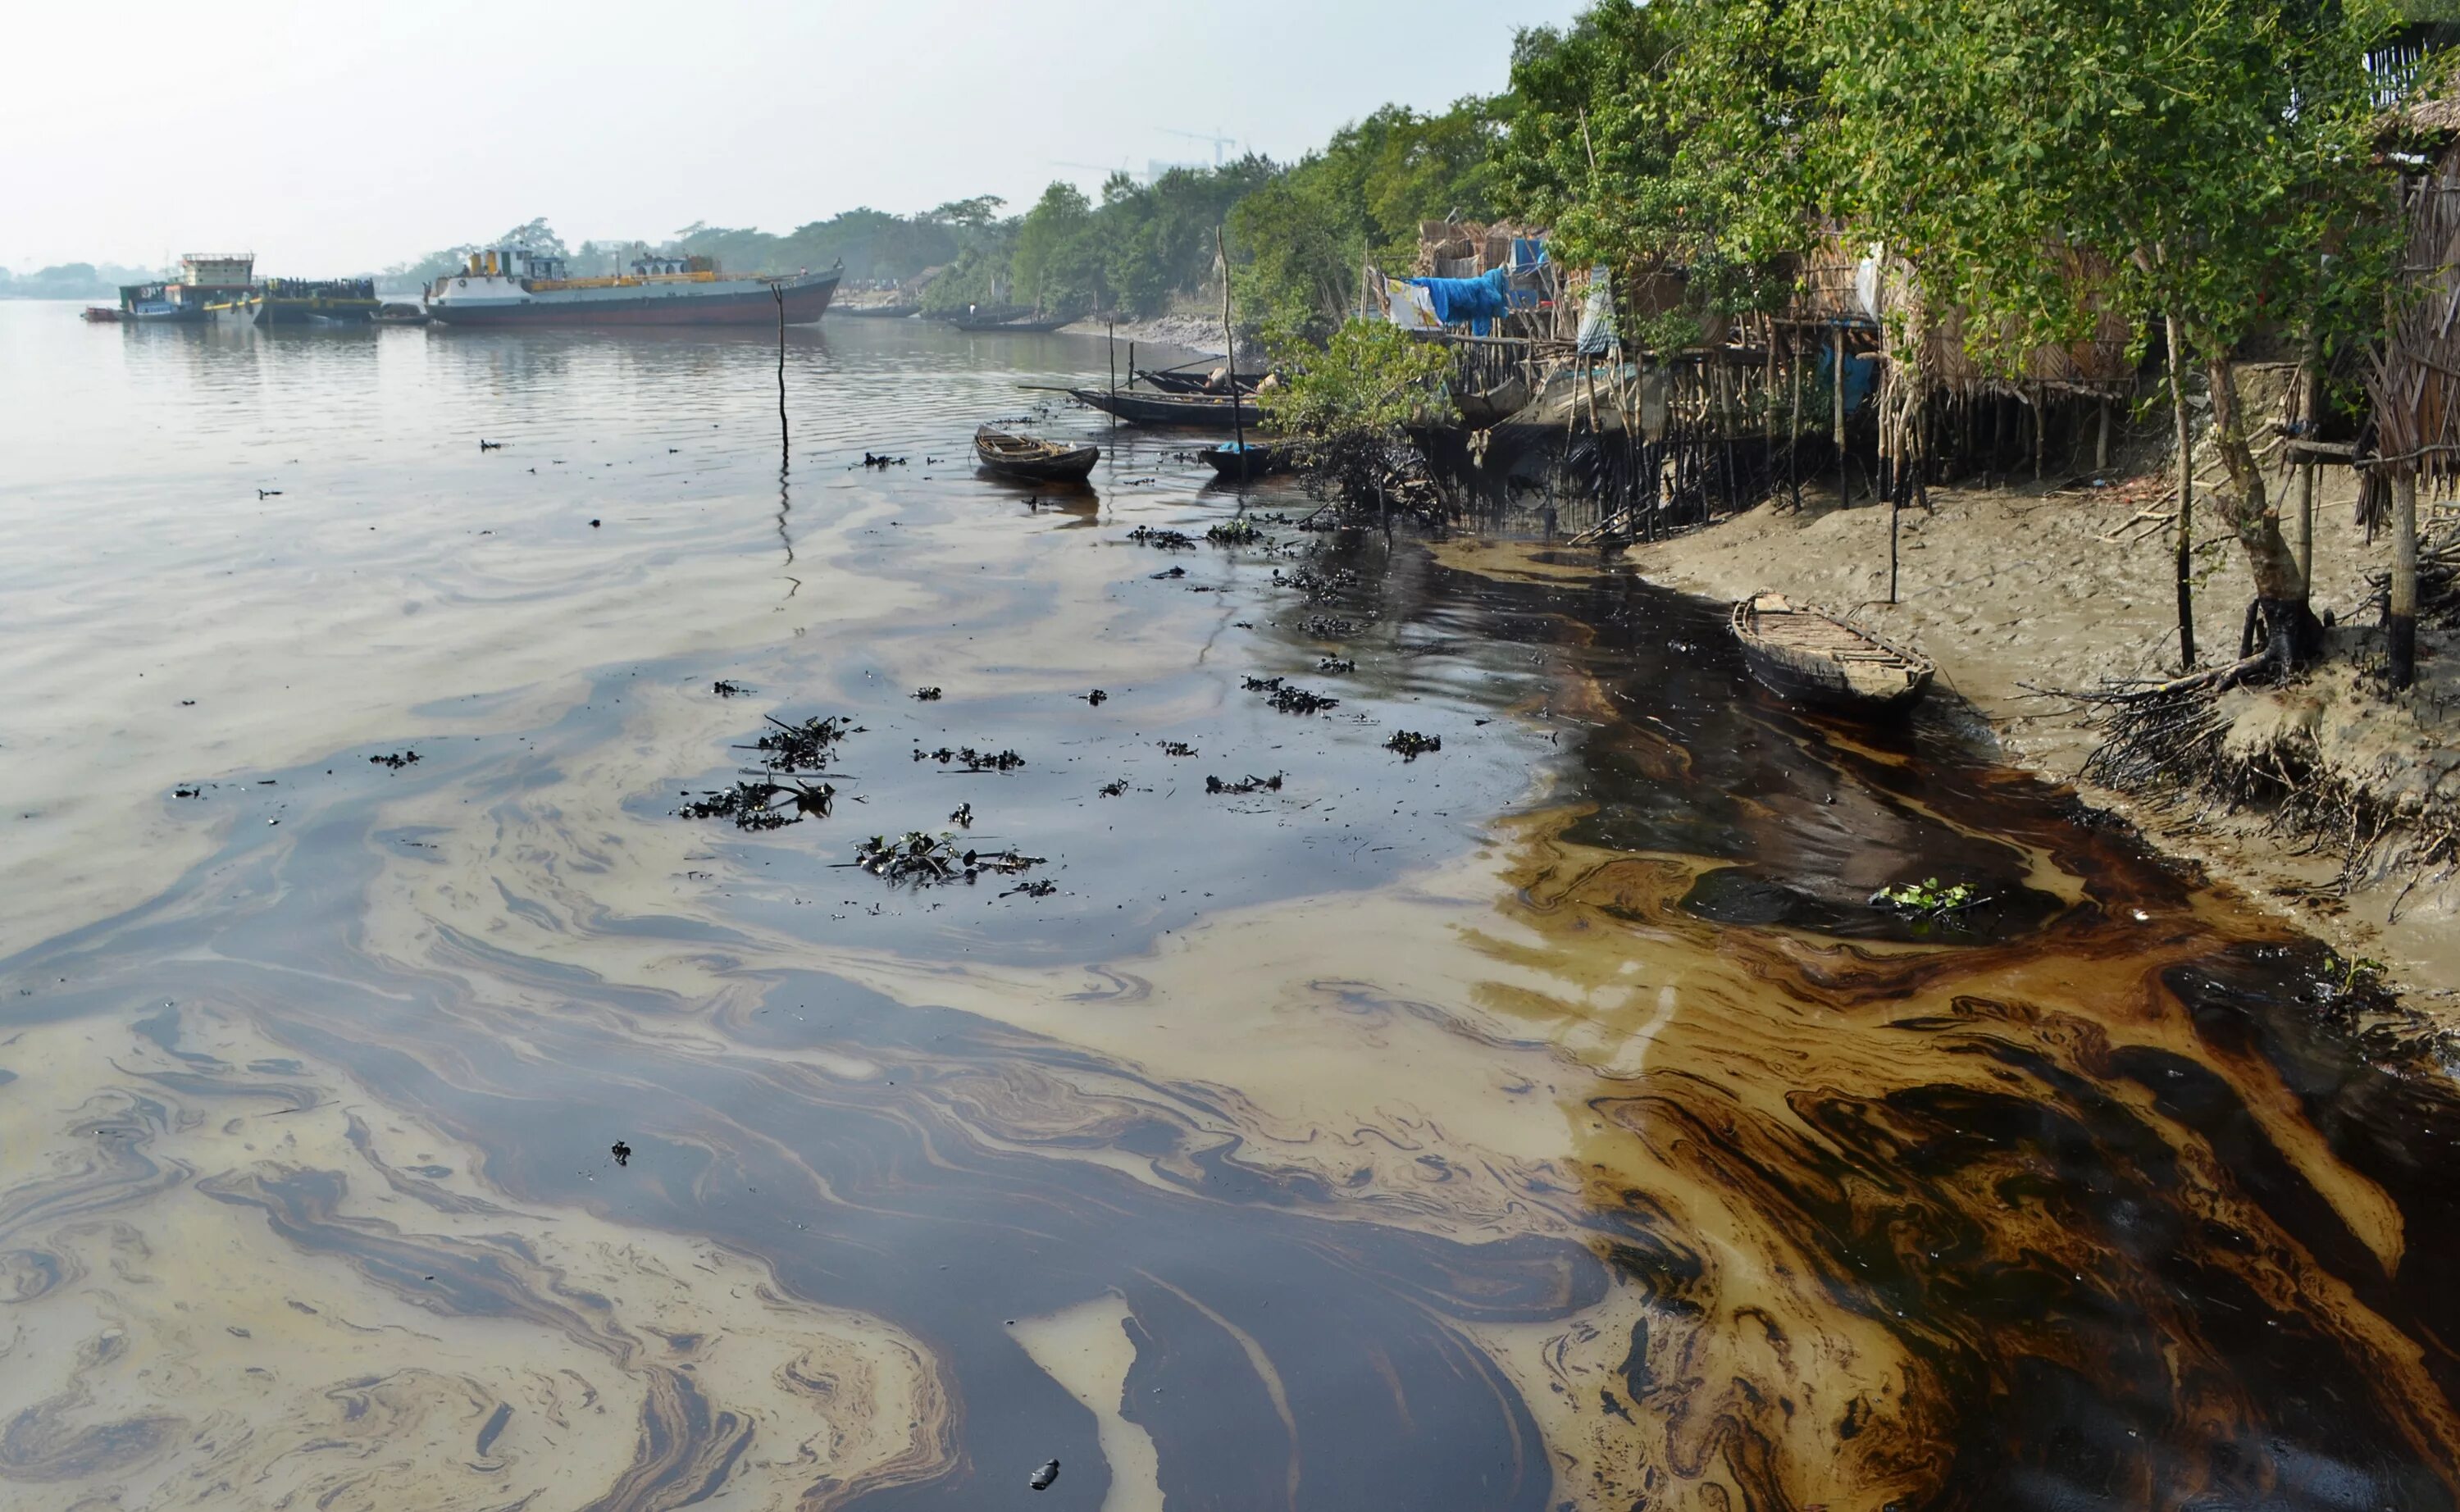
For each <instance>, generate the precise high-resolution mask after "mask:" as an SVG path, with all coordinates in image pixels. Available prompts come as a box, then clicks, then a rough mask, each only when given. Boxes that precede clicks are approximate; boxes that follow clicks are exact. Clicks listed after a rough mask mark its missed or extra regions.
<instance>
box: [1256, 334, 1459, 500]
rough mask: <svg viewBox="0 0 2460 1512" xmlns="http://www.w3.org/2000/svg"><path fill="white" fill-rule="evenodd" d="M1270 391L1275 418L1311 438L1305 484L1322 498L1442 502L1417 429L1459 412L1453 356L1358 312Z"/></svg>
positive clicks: (1269, 408)
mask: <svg viewBox="0 0 2460 1512" xmlns="http://www.w3.org/2000/svg"><path fill="white" fill-rule="evenodd" d="M1451 376H1452V357H1451V355H1450V354H1449V353H1448V352H1447V351H1445V350H1444V349H1443V348H1442V347H1440V346H1437V345H1435V344H1434V343H1431V342H1422V341H1416V340H1412V339H1411V338H1410V334H1409V333H1408V332H1407V331H1404V330H1398V329H1396V328H1394V327H1392V326H1390V325H1388V324H1386V323H1385V322H1383V321H1378V320H1352V321H1350V322H1349V323H1347V325H1344V326H1343V327H1342V328H1341V329H1340V330H1337V331H1334V332H1333V335H1332V339H1331V340H1330V341H1328V342H1326V343H1325V347H1324V350H1323V351H1309V352H1305V353H1304V366H1303V367H1302V368H1301V369H1300V370H1299V371H1298V373H1297V375H1296V376H1295V377H1293V378H1292V379H1291V381H1290V382H1289V383H1288V384H1287V385H1285V386H1284V387H1283V388H1281V389H1279V390H1276V391H1274V392H1273V394H1270V395H1269V396H1267V397H1266V398H1265V401H1264V403H1265V413H1266V415H1268V416H1269V417H1270V418H1271V419H1272V421H1273V423H1274V424H1276V425H1278V426H1280V427H1281V428H1282V429H1283V430H1284V431H1287V432H1289V433H1291V434H1293V435H1297V436H1304V437H1307V439H1308V442H1309V445H1308V447H1307V451H1306V484H1307V489H1308V491H1309V492H1310V493H1312V494H1314V495H1315V496H1316V497H1318V498H1322V499H1329V500H1337V501H1339V502H1342V503H1345V504H1349V505H1352V506H1357V507H1369V506H1371V507H1373V508H1374V509H1375V510H1376V512H1377V513H1378V514H1379V515H1385V514H1388V513H1389V509H1390V507H1391V506H1392V505H1393V504H1394V503H1396V502H1397V503H1399V504H1400V505H1401V506H1402V507H1404V508H1418V507H1422V506H1425V505H1429V504H1432V503H1435V502H1438V501H1439V500H1440V489H1439V485H1437V484H1436V483H1435V481H1434V479H1433V478H1432V476H1431V474H1430V473H1429V472H1428V471H1427V466H1426V458H1425V456H1424V455H1423V454H1422V453H1420V451H1419V450H1418V446H1417V443H1416V442H1415V441H1413V440H1411V439H1410V431H1411V430H1412V429H1425V428H1428V427H1431V426H1437V425H1444V424H1449V423H1450V422H1451V421H1452V420H1453V419H1454V418H1456V417H1457V416H1458V414H1459V411H1458V410H1457V409H1456V408H1455V407H1454V405H1453V400H1452V394H1451V391H1450V389H1449V388H1448V387H1447V381H1448V380H1449V379H1450V378H1451Z"/></svg>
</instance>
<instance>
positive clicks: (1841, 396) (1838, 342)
mask: <svg viewBox="0 0 2460 1512" xmlns="http://www.w3.org/2000/svg"><path fill="white" fill-rule="evenodd" d="M1834 337H1835V341H1834V353H1835V366H1836V371H1835V373H1834V377H1835V379H1836V503H1837V506H1838V507H1839V508H1842V507H1844V506H1846V505H1848V504H1851V503H1852V502H1853V501H1854V484H1853V480H1852V476H1851V475H1850V474H1848V473H1847V472H1846V471H1845V323H1844V322H1843V321H1838V322H1837V323H1836V327H1835V330H1834Z"/></svg>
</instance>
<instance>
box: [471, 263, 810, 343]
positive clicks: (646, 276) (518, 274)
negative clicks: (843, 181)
mask: <svg viewBox="0 0 2460 1512" xmlns="http://www.w3.org/2000/svg"><path fill="white" fill-rule="evenodd" d="M843 271H844V270H843V268H842V267H841V266H840V267H832V268H829V269H827V270H825V271H823V272H818V273H812V272H801V273H728V272H724V271H722V270H721V269H720V268H719V267H718V266H717V262H716V260H715V259H713V258H707V257H643V258H636V259H634V260H633V262H632V266H631V269H630V271H628V272H626V273H620V274H617V275H615V276H614V277H611V278H574V277H573V276H571V273H570V271H569V269H568V268H567V266H566V265H565V262H564V260H563V259H562V258H561V257H555V256H551V255H549V254H547V253H544V252H532V251H530V250H529V249H528V248H526V247H519V246H499V247H490V248H488V249H487V250H485V251H483V252H473V253H471V254H470V261H469V264H468V266H465V267H463V268H462V270H461V271H460V272H458V273H453V274H448V275H446V276H445V277H443V278H439V279H437V280H436V281H435V282H434V283H433V284H430V285H429V286H428V287H427V301H426V303H427V314H428V318H429V319H431V320H434V321H436V322H438V323H439V324H443V325H448V326H760V325H774V324H776V322H777V319H778V313H779V307H780V306H781V305H782V306H783V307H784V315H785V320H786V323H787V324H788V325H794V326H802V325H809V324H810V323H812V322H813V321H816V320H817V319H819V318H820V316H821V314H822V313H823V312H825V311H826V310H827V309H828V308H829V300H830V298H831V297H832V296H833V295H835V294H836V293H837V291H838V278H839V276H840V275H841V274H842V273H843Z"/></svg>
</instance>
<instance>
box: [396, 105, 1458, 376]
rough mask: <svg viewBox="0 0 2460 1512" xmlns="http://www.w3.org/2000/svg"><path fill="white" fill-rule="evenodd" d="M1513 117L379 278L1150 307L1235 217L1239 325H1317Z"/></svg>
mask: <svg viewBox="0 0 2460 1512" xmlns="http://www.w3.org/2000/svg"><path fill="white" fill-rule="evenodd" d="M1502 118H1503V117H1502V112H1501V110H1500V107H1499V105H1498V103H1497V102H1496V101H1493V100H1485V99H1470V100H1464V101H1462V102H1461V103H1459V104H1457V105H1455V106H1453V108H1452V109H1450V110H1448V111H1443V112H1440V113H1435V114H1431V115H1429V114H1421V113H1419V112H1417V111H1413V110H1410V109H1408V108H1406V107H1403V106H1397V105H1396V106H1387V107H1386V108H1384V109H1382V110H1379V111H1377V112H1375V113H1374V114H1373V115H1371V116H1368V117H1367V118H1366V119H1364V120H1361V121H1359V122H1357V123H1355V124H1353V125H1350V126H1347V127H1345V128H1343V129H1342V130H1341V131H1340V132H1338V133H1336V134H1335V135H1334V136H1333V138H1332V140H1331V141H1329V142H1327V143H1326V144H1325V147H1324V148H1323V149H1322V150H1321V151H1318V152H1313V153H1309V154H1307V155H1306V156H1305V157H1304V158H1302V159H1301V160H1298V161H1297V162H1295V163H1276V162H1274V161H1272V160H1268V159H1265V158H1262V157H1253V156H1251V157H1247V158H1243V159H1241V160H1238V161H1236V162H1231V163H1225V164H1222V165H1221V166H1219V167H1218V168H1177V169H1173V170H1172V171H1170V172H1168V173H1165V174H1163V175H1162V176H1161V177H1160V178H1158V179H1156V180H1154V181H1151V182H1150V183H1140V182H1138V181H1135V179H1132V178H1130V177H1129V176H1128V175H1126V174H1124V173H1122V174H1114V175H1113V176H1112V178H1111V180H1110V181H1109V182H1107V183H1105V184H1104V185H1103V186H1102V191H1101V198H1100V199H1099V200H1098V201H1096V200H1092V199H1090V198H1088V197H1087V196H1086V194H1085V193H1084V192H1083V191H1082V190H1080V189H1078V188H1077V187H1076V186H1075V185H1073V184H1071V183H1067V182H1057V183H1053V184H1051V185H1050V188H1049V189H1047V190H1045V191H1044V192H1043V195H1042V198H1041V199H1040V200H1039V201H1037V202H1035V203H1034V204H1033V205H1032V207H1031V208H1029V209H1028V210H1027V211H1025V212H1024V213H1023V214H1022V215H1007V214H1004V213H1003V212H1004V211H1006V210H1007V202H1006V201H1004V200H1001V199H999V198H997V197H995V196H991V195H983V196H978V197H977V198H974V199H970V200H958V201H952V202H948V203H946V204H943V205H940V206H937V207H936V208H933V209H929V210H924V211H921V212H919V213H916V214H913V215H894V214H891V213H889V212H887V211H884V210H874V209H870V208H863V209H856V210H848V211H845V212H843V213H841V214H838V215H836V216H832V217H831V218H829V219H828V220H825V221H814V222H811V223H809V224H805V225H801V226H797V227H796V228H795V229H794V230H793V231H790V232H787V233H785V234H783V235H778V234H775V233H773V232H768V231H759V230H753V229H750V228H746V227H730V226H714V225H708V224H692V225H689V226H686V227H684V228H683V229H682V230H680V231H677V232H675V233H674V234H673V235H671V236H668V237H665V238H662V239H658V240H654V241H650V240H641V241H628V242H599V241H591V242H583V243H582V244H581V245H579V246H578V247H573V246H567V245H565V244H564V242H563V239H562V237H560V236H558V235H557V234H556V232H555V230H554V228H553V227H552V226H550V225H549V224H547V223H546V221H545V220H544V219H539V220H534V221H531V222H530V223H529V224H526V225H520V226H515V227H513V228H512V229H511V230H509V231H506V232H505V233H504V234H503V235H502V236H500V237H498V238H496V239H495V240H493V241H490V242H485V243H473V244H470V245H463V246H456V247H447V248H444V249H441V250H439V251H435V252H432V253H430V254H428V255H427V256H426V257H423V258H420V259H417V260H416V261H414V262H409V263H404V264H401V265H398V266H394V267H392V268H390V269H388V270H387V271H386V273H385V274H384V275H383V283H384V284H385V285H386V287H388V289H390V290H396V291H406V290H409V289H413V288H414V287H417V286H418V285H420V284H423V283H426V282H427V281H429V280H431V279H434V278H436V277H438V276H441V275H444V274H448V273H451V272H453V271H454V270H456V269H457V268H459V267H460V266H462V262H463V259H465V258H466V257H467V256H468V255H469V253H470V252H471V251H472V250H474V249H475V248H477V247H478V246H503V245H521V246H527V247H530V248H531V249H533V250H536V251H543V252H552V253H558V254H561V255H562V256H564V257H566V258H568V259H570V261H571V264H572V269H573V271H574V272H575V273H576V274H579V275H584V276H586V275H603V274H607V273H612V272H615V271H617V270H619V269H620V268H621V267H622V266H623V265H624V264H625V263H626V262H627V261H629V260H630V259H631V258H634V257H638V256H641V255H643V254H644V253H646V252H652V251H654V252H659V253H666V254H679V253H696V254H701V255H706V256H712V257H715V258H717V259H718V260H719V262H720V263H721V264H722V265H723V266H727V267H730V268H736V269H744V270H752V269H770V270H785V269H793V268H800V267H826V266H830V265H832V264H835V263H838V262H839V261H842V262H843V263H844V265H845V272H846V277H847V279H848V280H849V281H851V282H852V283H854V284H856V285H858V286H859V285H863V284H880V283H886V282H896V283H900V284H910V283H911V282H912V281H914V280H916V279H918V278H921V277H922V276H923V274H925V273H931V274H933V275H934V276H933V277H931V279H930V280H929V282H928V283H927V284H926V285H925V286H924V287H923V291H922V294H921V296H920V297H921V300H922V303H923V306H924V308H925V309H935V310H946V309H963V308H964V307H965V306H966V305H968V304H986V305H989V304H1019V305H1030V306H1034V307H1037V308H1040V309H1047V310H1050V311H1052V312H1056V313H1090V312H1093V311H1097V310H1099V311H1115V312H1116V313H1118V314H1119V315H1121V316H1123V317H1126V318H1137V319H1141V318H1150V317H1152V316H1156V315H1159V314H1163V313H1166V312H1168V311H1169V310H1171V309H1173V308H1174V307H1176V306H1177V305H1178V304H1180V303H1182V302H1187V301H1193V300H1197V299H1198V298H1213V299H1218V298H1219V288H1220V285H1219V275H1218V270H1217V269H1218V264H1217V260H1216V251H1215V236H1216V233H1217V232H1220V231H1224V230H1225V229H1226V234H1227V242H1228V246H1229V252H1230V261H1231V266H1232V270H1233V272H1232V276H1233V287H1234V291H1235V292H1236V293H1237V295H1238V297H1239V304H1240V324H1241V326H1242V327H1244V328H1246V329H1249V330H1268V331H1272V332H1274V333H1275V334H1277V335H1282V336H1285V337H1286V336H1301V335H1304V336H1311V337H1316V338H1321V337H1322V336H1323V335H1324V334H1325V333H1326V332H1328V331H1329V330H1331V329H1332V328H1333V327H1334V326H1336V325H1338V324H1339V323H1340V320H1341V318H1342V316H1343V314H1344V313H1345V312H1346V311H1347V309H1349V308H1350V306H1351V304H1352V303H1353V302H1354V300H1355V299H1356V297H1357V289H1358V276H1359V266H1360V264H1361V263H1362V262H1364V261H1367V260H1368V259H1374V260H1377V261H1379V262H1387V261H1389V262H1396V263H1401V264H1407V263H1408V262H1410V260H1411V259H1412V258H1413V257H1414V256H1415V253H1416V245H1417V225H1418V222H1419V221H1421V220H1424V219H1433V218H1440V217H1446V216H1462V217H1471V218H1476V219H1483V218H1485V217H1486V216H1487V215H1488V214H1490V213H1491V211H1492V208H1493V206H1492V204H1491V198H1492V196H1491V185H1490V178H1491V174H1492V169H1491V166H1490V165H1491V162H1492V160H1493V156H1494V148H1495V138H1496V137H1497V135H1498V133H1499V131H1500V130H1501V121H1502Z"/></svg>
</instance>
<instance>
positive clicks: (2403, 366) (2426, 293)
mask: <svg viewBox="0 0 2460 1512" xmlns="http://www.w3.org/2000/svg"><path fill="white" fill-rule="evenodd" d="M2439 103H2441V104H2443V105H2446V106H2450V105H2451V104H2452V102H2449V101H2445V102H2439ZM2416 109H2417V107H2412V114H2414V112H2415V110H2416ZM2452 113H2453V114H2454V116H2455V117H2460V109H2454V110H2453V112H2452ZM2400 199H2401V215H2402V220H2403V223H2404V224H2405V225H2406V227H2407V239H2406V250H2405V252H2404V254H2403V257H2402V263H2401V285H2402V288H2401V291H2400V294H2399V296H2398V297H2396V298H2395V299H2394V300H2393V301H2392V309H2391V313H2390V318H2389V320H2388V323H2387V329H2386V331H2385V335H2384V342H2383V346H2382V348H2381V349H2380V350H2379V351H2377V352H2376V353H2375V356H2374V361H2373V363H2372V371H2371V372H2370V373H2368V375H2367V389H2368V391H2369V394H2368V397H2369V398H2370V399H2371V400H2372V401H2373V406H2374V422H2375V452H2376V455H2377V456H2379V457H2381V458H2383V459H2384V465H2385V466H2386V467H2387V468H2389V469H2391V470H2393V471H2398V472H2410V473H2413V474H2414V475H2415V476H2417V477H2419V478H2423V479H2428V480H2429V481H2431V482H2433V483H2436V484H2439V485H2441V486H2443V487H2446V488H2449V486H2451V483H2452V481H2453V479H2455V478H2460V403H2456V402H2455V398H2460V396H2456V395H2455V394H2454V385H2455V383H2460V142H2455V143H2451V144H2447V145H2445V146H2444V147H2443V148H2442V149H2441V150H2440V151H2439V152H2438V153H2437V154H2436V156H2435V157H2434V159H2433V160H2432V162H2431V163H2430V165H2429V166H2428V169H2427V171H2425V172H2423V173H2420V174H2417V175H2414V176H2411V177H2409V178H2407V179H2406V180H2404V181H2402V184H2401V194H2400Z"/></svg>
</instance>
